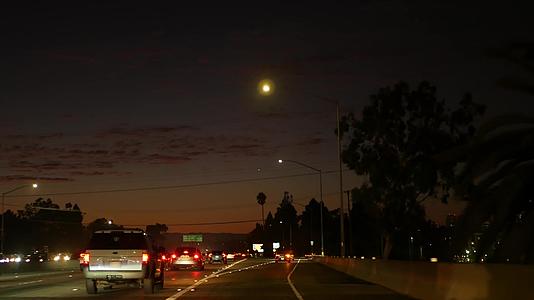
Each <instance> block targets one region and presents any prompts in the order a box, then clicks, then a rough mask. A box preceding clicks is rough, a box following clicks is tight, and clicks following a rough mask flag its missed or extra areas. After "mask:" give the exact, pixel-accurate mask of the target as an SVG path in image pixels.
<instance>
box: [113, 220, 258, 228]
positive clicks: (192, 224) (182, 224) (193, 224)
mask: <svg viewBox="0 0 534 300" xmlns="http://www.w3.org/2000/svg"><path fill="white" fill-rule="evenodd" d="M257 222H261V220H239V221H223V222H205V223H175V224H165V225H167V226H204V225H225V224H241V223H257ZM121 225H122V224H121ZM146 225H153V224H126V225H122V226H131V227H134V226H146Z"/></svg>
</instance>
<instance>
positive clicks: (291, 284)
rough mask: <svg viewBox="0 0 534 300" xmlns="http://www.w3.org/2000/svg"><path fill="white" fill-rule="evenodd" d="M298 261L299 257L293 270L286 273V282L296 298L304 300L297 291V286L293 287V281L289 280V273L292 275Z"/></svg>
mask: <svg viewBox="0 0 534 300" xmlns="http://www.w3.org/2000/svg"><path fill="white" fill-rule="evenodd" d="M299 263H300V259H298V260H297V264H296V265H295V267H294V268H293V270H291V272H289V274H287V282H288V283H289V286H290V287H291V289H292V290H293V293H294V294H295V296H296V297H297V299H299V300H304V298H302V295H301V294H300V293H299V291H298V290H297V288H296V287H295V285H294V284H293V282H291V275H293V272H295V269H297V266H298V265H299Z"/></svg>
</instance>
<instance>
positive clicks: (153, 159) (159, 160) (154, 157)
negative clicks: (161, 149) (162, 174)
mask: <svg viewBox="0 0 534 300" xmlns="http://www.w3.org/2000/svg"><path fill="white" fill-rule="evenodd" d="M140 160H141V161H143V162H145V163H149V164H180V163H184V162H188V161H190V160H191V158H189V157H187V156H174V155H164V154H159V153H153V154H150V155H147V156H144V157H142V158H141V159H140Z"/></svg>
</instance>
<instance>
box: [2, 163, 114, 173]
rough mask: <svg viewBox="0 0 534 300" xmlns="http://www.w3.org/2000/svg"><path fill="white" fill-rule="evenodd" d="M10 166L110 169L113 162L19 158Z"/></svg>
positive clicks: (45, 168) (22, 168)
mask: <svg viewBox="0 0 534 300" xmlns="http://www.w3.org/2000/svg"><path fill="white" fill-rule="evenodd" d="M9 167H10V168H12V169H15V170H37V171H41V170H46V171H53V170H78V169H91V168H97V169H109V168H113V163H112V162H110V161H87V162H74V161H44V162H42V161H27V160H19V161H12V162H10V163H9Z"/></svg>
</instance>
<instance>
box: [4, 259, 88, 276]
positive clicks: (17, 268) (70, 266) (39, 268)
mask: <svg viewBox="0 0 534 300" xmlns="http://www.w3.org/2000/svg"><path fill="white" fill-rule="evenodd" d="M72 270H74V271H76V270H78V271H79V270H80V262H79V261H78V260H77V259H74V260H70V261H60V262H55V261H47V262H42V263H25V262H20V263H14V262H12V263H3V264H1V265H0V276H2V275H9V274H15V273H17V274H24V273H29V272H61V271H72Z"/></svg>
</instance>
